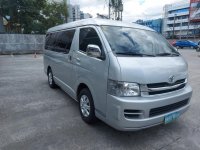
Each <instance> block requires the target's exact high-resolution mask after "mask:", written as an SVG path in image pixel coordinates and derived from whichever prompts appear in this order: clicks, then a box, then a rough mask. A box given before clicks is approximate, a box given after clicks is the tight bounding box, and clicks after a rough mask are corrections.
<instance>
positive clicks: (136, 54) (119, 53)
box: [115, 52, 155, 57]
mask: <svg viewBox="0 0 200 150" xmlns="http://www.w3.org/2000/svg"><path fill="white" fill-rule="evenodd" d="M115 54H117V55H128V56H139V57H145V56H147V57H155V55H150V54H142V53H121V52H117V53H115Z"/></svg>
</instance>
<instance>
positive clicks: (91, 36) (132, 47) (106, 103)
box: [44, 19, 192, 131]
mask: <svg viewBox="0 0 200 150" xmlns="http://www.w3.org/2000/svg"><path fill="white" fill-rule="evenodd" d="M187 66H188V65H187V62H186V61H185V59H184V58H183V57H182V56H181V55H180V54H179V52H177V51H176V50H175V48H174V47H172V46H171V45H170V44H169V43H168V42H167V40H166V39H165V38H164V37H163V36H161V35H160V34H158V33H157V32H155V31H154V30H152V29H150V28H148V27H145V26H140V25H137V24H128V23H123V22H120V21H113V20H106V19H85V20H81V21H76V22H72V23H67V24H64V25H60V26H56V27H53V28H51V29H49V30H48V32H47V35H46V42H45V50H44V71H45V73H46V75H47V76H48V84H49V86H50V87H51V88H56V86H59V87H61V89H63V90H64V91H65V92H67V93H68V94H69V95H70V96H71V97H72V98H73V99H74V100H76V101H77V102H78V103H79V111H80V116H81V117H82V119H83V120H84V121H85V122H86V123H93V122H95V120H96V118H99V119H100V120H102V121H104V122H106V123H107V124H109V125H110V126H112V127H114V128H116V129H118V130H123V131H132V130H139V129H144V128H148V127H152V126H155V125H159V124H167V123H170V122H172V121H173V120H175V119H177V118H178V117H179V116H180V115H181V114H183V113H184V112H185V111H186V110H187V109H188V108H189V106H190V99H191V96H192V88H191V87H190V85H189V83H188V82H187V78H188V68H187Z"/></svg>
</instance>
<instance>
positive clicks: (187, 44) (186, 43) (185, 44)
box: [173, 40, 199, 49]
mask: <svg viewBox="0 0 200 150" xmlns="http://www.w3.org/2000/svg"><path fill="white" fill-rule="evenodd" d="M173 46H175V47H176V48H185V47H187V48H193V49H199V45H198V43H195V42H192V41H189V40H184V41H176V42H175V43H174V45H173Z"/></svg>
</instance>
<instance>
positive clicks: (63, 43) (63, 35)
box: [55, 30, 75, 53]
mask: <svg viewBox="0 0 200 150" xmlns="http://www.w3.org/2000/svg"><path fill="white" fill-rule="evenodd" d="M74 33H75V30H68V31H62V32H58V33H57V36H56V37H57V40H56V45H55V48H56V51H57V52H65V53H69V51H70V48H71V45H72V40H73V37H74Z"/></svg>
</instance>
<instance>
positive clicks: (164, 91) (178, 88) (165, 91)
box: [149, 84, 185, 95]
mask: <svg viewBox="0 0 200 150" xmlns="http://www.w3.org/2000/svg"><path fill="white" fill-rule="evenodd" d="M184 87H185V84H182V85H180V86H179V87H177V88H174V89H169V90H162V91H153V92H149V95H156V94H163V93H168V92H173V91H177V90H180V89H182V88H184Z"/></svg>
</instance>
